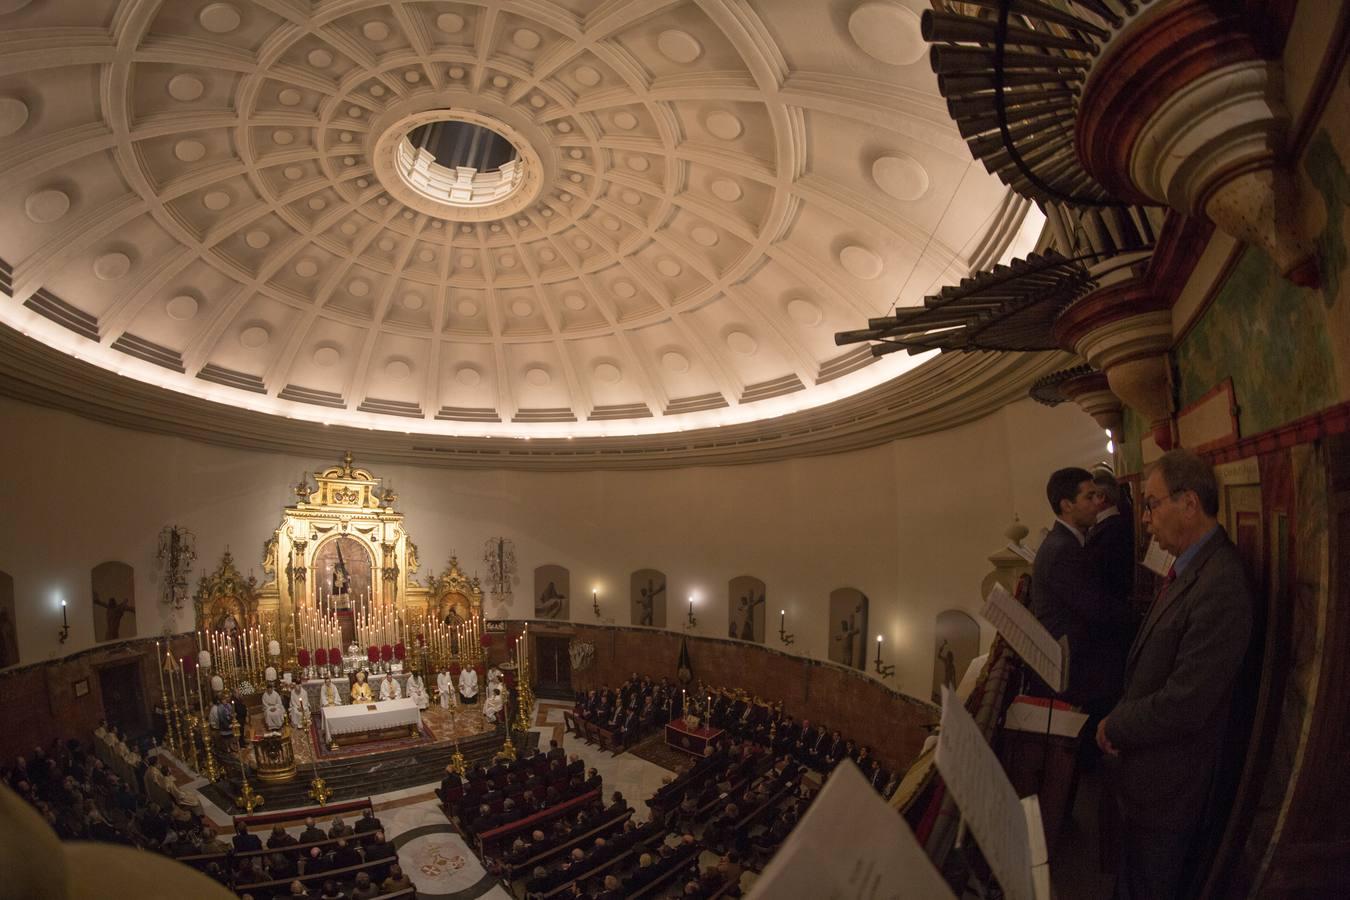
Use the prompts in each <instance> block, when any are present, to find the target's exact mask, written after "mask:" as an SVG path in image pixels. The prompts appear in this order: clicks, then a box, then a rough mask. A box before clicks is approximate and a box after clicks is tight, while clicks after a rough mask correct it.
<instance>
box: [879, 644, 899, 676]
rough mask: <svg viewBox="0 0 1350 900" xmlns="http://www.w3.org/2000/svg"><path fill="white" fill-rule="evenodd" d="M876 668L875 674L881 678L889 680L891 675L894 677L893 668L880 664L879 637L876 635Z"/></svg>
mask: <svg viewBox="0 0 1350 900" xmlns="http://www.w3.org/2000/svg"><path fill="white" fill-rule="evenodd" d="M876 667H877V674H878V675H880V676H881V677H882V678H890V677H892V676H893V675H895V666H893V665H892V666H888V665H884V664H883V663H882V662H881V635H877V658H876Z"/></svg>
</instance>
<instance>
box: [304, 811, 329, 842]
mask: <svg viewBox="0 0 1350 900" xmlns="http://www.w3.org/2000/svg"><path fill="white" fill-rule="evenodd" d="M327 837H328V835H326V834H324V833H323V829H322V828H319V827H318V826H317V825H316V824H315V822H314V817H313V816H310V817H309V818H308V819H305V830H304V831H302V832H300V843H302V844H313V843H315V842H317V841H322V840H324V839H326V838H327Z"/></svg>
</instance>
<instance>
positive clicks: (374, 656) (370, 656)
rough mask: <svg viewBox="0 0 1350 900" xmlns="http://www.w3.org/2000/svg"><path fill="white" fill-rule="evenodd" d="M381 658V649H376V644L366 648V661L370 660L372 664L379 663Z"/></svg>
mask: <svg viewBox="0 0 1350 900" xmlns="http://www.w3.org/2000/svg"><path fill="white" fill-rule="evenodd" d="M379 658H380V648H379V647H376V646H375V645H374V644H371V645H370V646H369V647H367V648H366V659H367V660H369V661H370V662H375V661H377V660H378V659H379Z"/></svg>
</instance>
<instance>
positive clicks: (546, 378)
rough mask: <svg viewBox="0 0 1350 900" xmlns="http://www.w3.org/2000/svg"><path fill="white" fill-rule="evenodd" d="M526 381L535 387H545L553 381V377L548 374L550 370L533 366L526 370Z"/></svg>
mask: <svg viewBox="0 0 1350 900" xmlns="http://www.w3.org/2000/svg"><path fill="white" fill-rule="evenodd" d="M525 380H526V381H528V382H529V383H530V384H532V385H534V386H535V387H544V386H545V385H547V384H548V383H549V382H551V381H552V380H553V376H552V375H550V374H549V373H548V369H545V368H543V367H541V366H531V367H530V368H528V369H526V370H525Z"/></svg>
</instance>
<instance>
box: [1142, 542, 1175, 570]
mask: <svg viewBox="0 0 1350 900" xmlns="http://www.w3.org/2000/svg"><path fill="white" fill-rule="evenodd" d="M1176 561H1177V558H1176V557H1175V556H1173V555H1172V554H1170V553H1168V552H1167V551H1166V550H1164V549H1163V548H1162V545H1161V544H1159V543H1158V540H1157V538H1154V539H1153V540H1151V541H1149V544H1148V550H1146V551H1145V552H1144V562H1143V566H1144V568H1145V569H1148V570H1149V571H1150V572H1155V573H1157V574H1158V575H1162V576H1163V577H1166V576H1167V570H1168V569H1170V568H1172V563H1174V562H1176Z"/></svg>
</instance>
